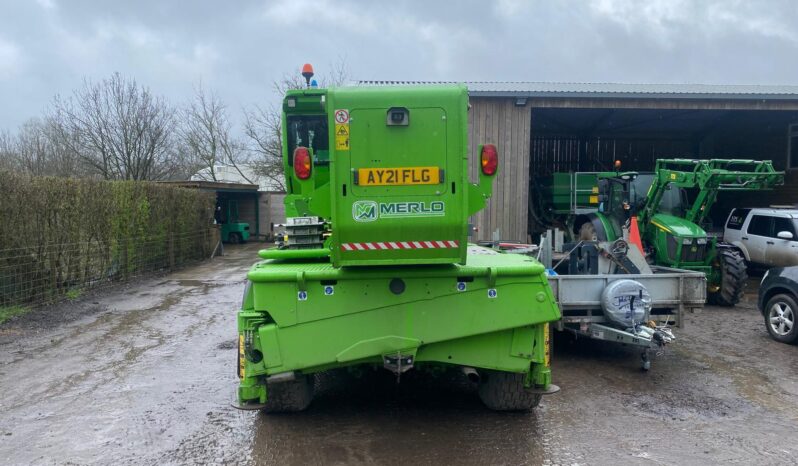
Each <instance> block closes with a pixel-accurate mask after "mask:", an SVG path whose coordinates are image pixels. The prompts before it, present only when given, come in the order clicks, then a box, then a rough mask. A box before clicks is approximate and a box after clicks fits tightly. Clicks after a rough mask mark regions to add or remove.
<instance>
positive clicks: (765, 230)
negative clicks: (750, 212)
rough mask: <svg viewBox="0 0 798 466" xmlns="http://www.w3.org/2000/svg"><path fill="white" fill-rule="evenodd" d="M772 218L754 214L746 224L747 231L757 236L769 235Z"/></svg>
mask: <svg viewBox="0 0 798 466" xmlns="http://www.w3.org/2000/svg"><path fill="white" fill-rule="evenodd" d="M772 224H773V218H772V217H768V216H765V215H754V217H753V218H752V219H751V223H749V224H748V233H750V234H752V235H757V236H771V231H772V229H771V226H772Z"/></svg>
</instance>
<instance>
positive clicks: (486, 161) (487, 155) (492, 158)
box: [480, 144, 499, 176]
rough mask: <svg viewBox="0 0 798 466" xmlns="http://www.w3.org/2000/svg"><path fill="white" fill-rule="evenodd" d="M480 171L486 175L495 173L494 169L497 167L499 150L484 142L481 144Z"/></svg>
mask: <svg viewBox="0 0 798 466" xmlns="http://www.w3.org/2000/svg"><path fill="white" fill-rule="evenodd" d="M480 158H481V159H482V173H484V174H485V175H488V176H493V175H495V174H496V169H497V168H499V152H498V151H497V150H496V146H494V145H493V144H485V145H484V146H482V154H481V155H480Z"/></svg>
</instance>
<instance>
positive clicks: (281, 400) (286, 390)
mask: <svg viewBox="0 0 798 466" xmlns="http://www.w3.org/2000/svg"><path fill="white" fill-rule="evenodd" d="M314 384H315V377H314V376H313V375H301V376H299V377H298V378H297V379H296V380H292V381H291V382H281V383H275V384H269V385H268V386H267V387H266V405H265V406H264V408H263V409H262V411H263V412H264V413H286V412H297V411H304V410H305V408H307V407H308V406H309V405H310V402H311V401H313V392H314Z"/></svg>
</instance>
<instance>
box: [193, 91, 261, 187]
mask: <svg viewBox="0 0 798 466" xmlns="http://www.w3.org/2000/svg"><path fill="white" fill-rule="evenodd" d="M182 113H183V118H182V127H181V129H180V138H181V142H182V143H183V145H184V146H185V148H186V150H188V151H189V156H190V157H191V158H192V159H193V160H195V161H196V163H197V165H198V167H199V168H200V169H201V170H199V171H197V174H198V175H199V176H200V177H203V178H207V179H208V180H209V181H218V178H217V176H218V174H217V169H218V168H219V166H222V165H226V166H232V167H234V168H235V170H236V171H237V172H238V174H239V175H241V177H242V178H244V179H245V180H246V181H247V182H248V183H250V184H254V183H253V180H251V179H250V178H248V177H247V176H246V175H245V174H244V172H243V171H242V170H241V164H243V163H245V162H246V161H247V160H246V156H247V152H246V150H245V148H244V144H243V143H241V142H240V141H239V140H237V139H236V138H234V137H233V136H232V134H231V125H230V121H229V120H228V118H227V107H226V105H225V104H224V103H223V102H222V100H221V99H220V98H219V96H217V95H216V94H215V93H213V92H212V91H211V92H210V93H206V92H205V91H204V90H203V88H202V86H201V85H200V86H199V87H198V88H197V90H196V92H195V94H194V99H193V100H192V101H191V102H190V103H189V104H188V106H187V107H186V108H185V109H183V112H182Z"/></svg>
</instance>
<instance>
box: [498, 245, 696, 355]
mask: <svg viewBox="0 0 798 466" xmlns="http://www.w3.org/2000/svg"><path fill="white" fill-rule="evenodd" d="M554 236H555V232H553V231H551V230H550V231H549V232H548V233H547V234H546V235H544V236H543V237H542V241H541V244H539V245H525V244H514V243H510V242H499V243H493V244H492V246H493V247H496V248H498V249H501V250H504V251H507V252H512V253H516V254H525V255H533V256H536V257H538V258H539V259H540V260H541V262H542V263H543V264H545V265H546V266H547V272H548V275H549V277H548V281H549V285H550V286H551V289H552V293H553V295H554V299H555V301H556V302H557V306H558V307H559V309H560V313H561V315H562V318H561V319H560V320H558V321H557V322H553V323H552V324H551V325H552V327H553V328H554V329H555V330H559V331H568V332H571V333H573V334H575V335H578V336H582V337H586V338H591V339H595V340H604V341H609V342H613V343H619V344H626V345H631V346H636V347H638V348H640V349H642V354H641V359H642V367H643V369H646V370H648V369H649V368H650V366H651V363H650V358H649V354H648V352H649V350H652V349H654V350H658V349H660V348H661V347H662V346H664V345H665V344H666V343H669V342H670V341H672V340H674V339H675V338H676V337H675V336H674V335H673V333H672V331H671V329H672V328H680V327H682V325H683V322H684V321H683V317H684V314H685V312H696V311H698V310H700V309H702V308H703V307H704V303H705V302H706V298H707V291H706V280H707V279H706V274H704V273H703V272H700V271H695V270H684V269H677V268H671V267H664V266H657V265H648V264H645V266H643V267H640V270H639V271H637V272H635V273H605V272H601V271H602V270H608V269H607V268H606V267H607V265H608V264H609V263H608V262H606V261H604V259H602V260H603V261H604V262H602V266H600V267H597V271H598V272H597V273H585V274H566V273H557V272H555V271H554V269H557V270H559V271H561V272H564V271H567V270H569V268H570V267H568V262H567V261H568V260H569V254H568V253H564V252H555V251H554V249H555V248H554V247H553V246H552V241H550V240H549V238H553V237H554ZM488 243H490V242H488ZM557 249H559V248H557ZM629 257H630V258H631V259H632V260H633V262H636V263H637V265H638V266H641V265H643V264H644V263H645V259H643V257H642V256H641V255H639V254H631V253H630V255H629ZM555 261H556V262H555ZM552 264H554V265H552ZM613 267H614V266H613ZM614 268H615V269H616V271H617V269H618V268H617V267H614ZM635 269H637V267H635ZM619 280H626V281H629V280H632V281H634V282H637V283H638V284H639V285H642V287H643V289H645V290H646V291H647V293H648V295H649V296H650V311H649V313H648V318H647V321H646V322H640V323H639V324H640V325H638V326H636V327H635V328H630V327H627V328H620V326H619V325H617V323H613V322H612V321H611V320H610V319H609V318H608V316H607V314H606V313H605V309H604V307H605V306H606V303H603V302H602V294H603V292H604V290H605V289H606V288H607V287H608V286H609V285H610V284H612V283H614V282H617V281H619ZM655 333H658V334H659V335H654V334H655Z"/></svg>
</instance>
